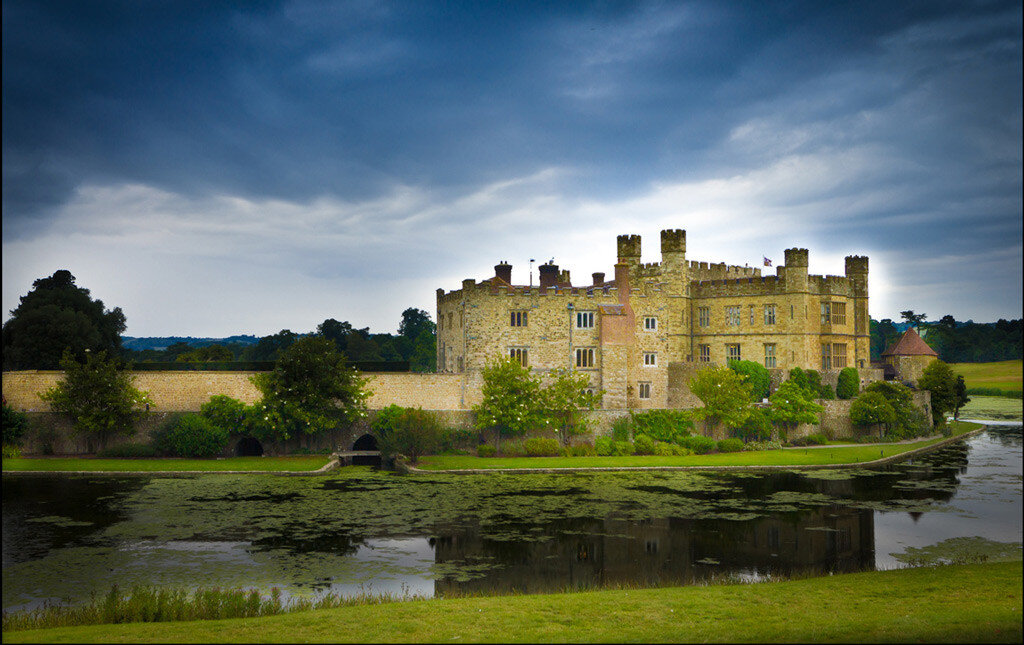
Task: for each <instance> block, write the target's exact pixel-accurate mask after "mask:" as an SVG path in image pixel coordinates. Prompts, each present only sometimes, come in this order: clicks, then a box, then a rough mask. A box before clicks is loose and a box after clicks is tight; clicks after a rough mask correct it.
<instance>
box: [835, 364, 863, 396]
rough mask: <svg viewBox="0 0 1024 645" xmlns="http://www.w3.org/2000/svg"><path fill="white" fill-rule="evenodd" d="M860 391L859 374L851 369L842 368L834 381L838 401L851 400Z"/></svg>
mask: <svg viewBox="0 0 1024 645" xmlns="http://www.w3.org/2000/svg"><path fill="white" fill-rule="evenodd" d="M858 390H860V374H858V373H857V370H856V369H854V368H852V367H844V368H843V369H842V370H840V372H839V379H838V381H836V396H837V397H839V398H840V399H852V398H853V397H855V396H857V391H858Z"/></svg>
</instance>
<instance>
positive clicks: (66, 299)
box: [2, 269, 125, 370]
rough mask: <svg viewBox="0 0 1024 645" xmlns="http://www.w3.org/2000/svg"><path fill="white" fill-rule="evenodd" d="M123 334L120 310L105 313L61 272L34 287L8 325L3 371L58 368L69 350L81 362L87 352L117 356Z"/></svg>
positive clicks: (5, 326) (122, 314)
mask: <svg viewBox="0 0 1024 645" xmlns="http://www.w3.org/2000/svg"><path fill="white" fill-rule="evenodd" d="M124 330H125V318H124V313H123V312H122V311H121V308H120V307H114V308H113V309H111V310H107V309H104V307H103V301H102V300H93V299H92V297H90V295H89V290H88V289H84V288H82V287H78V286H75V276H73V275H71V272H70V271H66V270H64V269H61V270H60V271H56V272H54V274H53V275H52V276H50V277H49V278H40V279H38V280H36V281H35V282H33V283H32V290H31V291H29V292H28V294H26V295H24V296H22V297H21V302H20V304H19V305H18V306H17V308H15V309H14V310H13V311H11V318H10V319H9V320H8V321H7V322H5V323H4V324H3V332H2V335H3V368H4V369H5V370H8V369H57V367H58V366H59V365H60V362H61V360H62V357H63V355H64V352H65V350H67V351H70V352H71V355H72V356H74V357H75V358H78V359H80V360H81V359H82V358H84V356H85V351H86V350H89V351H91V352H92V353H93V354H98V353H99V352H102V351H105V352H107V353H108V354H109V355H110V356H117V354H118V352H119V351H120V349H121V334H122V333H123V332H124Z"/></svg>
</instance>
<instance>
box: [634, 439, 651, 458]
mask: <svg viewBox="0 0 1024 645" xmlns="http://www.w3.org/2000/svg"><path fill="white" fill-rule="evenodd" d="M654 445H655V441H654V439H651V438H650V437H648V436H647V435H645V434H641V435H637V437H636V440H635V441H634V442H633V451H634V453H636V454H638V455H653V454H654Z"/></svg>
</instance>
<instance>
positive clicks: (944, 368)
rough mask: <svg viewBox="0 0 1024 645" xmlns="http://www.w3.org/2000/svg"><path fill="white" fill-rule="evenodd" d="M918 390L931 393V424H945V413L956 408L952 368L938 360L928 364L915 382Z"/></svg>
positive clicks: (954, 377)
mask: <svg viewBox="0 0 1024 645" xmlns="http://www.w3.org/2000/svg"><path fill="white" fill-rule="evenodd" d="M917 386H918V388H920V389H922V390H928V391H929V392H931V393H932V397H931V398H932V422H933V423H934V424H935V425H937V426H941V425H944V424H945V423H946V413H947V412H953V410H954V409H955V408H956V376H954V375H953V370H952V368H950V367H949V365H946V364H945V363H943V362H942V361H940V360H934V361H932V362H931V363H928V366H927V367H925V368H924V371H923V372H922V373H921V378H920V379H918V381H917Z"/></svg>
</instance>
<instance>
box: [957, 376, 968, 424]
mask: <svg viewBox="0 0 1024 645" xmlns="http://www.w3.org/2000/svg"><path fill="white" fill-rule="evenodd" d="M953 392H954V394H955V395H956V398H955V399H954V401H953V420H954V421H959V420H960V408H962V407H964V406H965V405H967V404H968V403H970V402H971V397H969V396H967V384H966V383H964V375H963V374H957V375H956V385H955V386H953Z"/></svg>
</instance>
